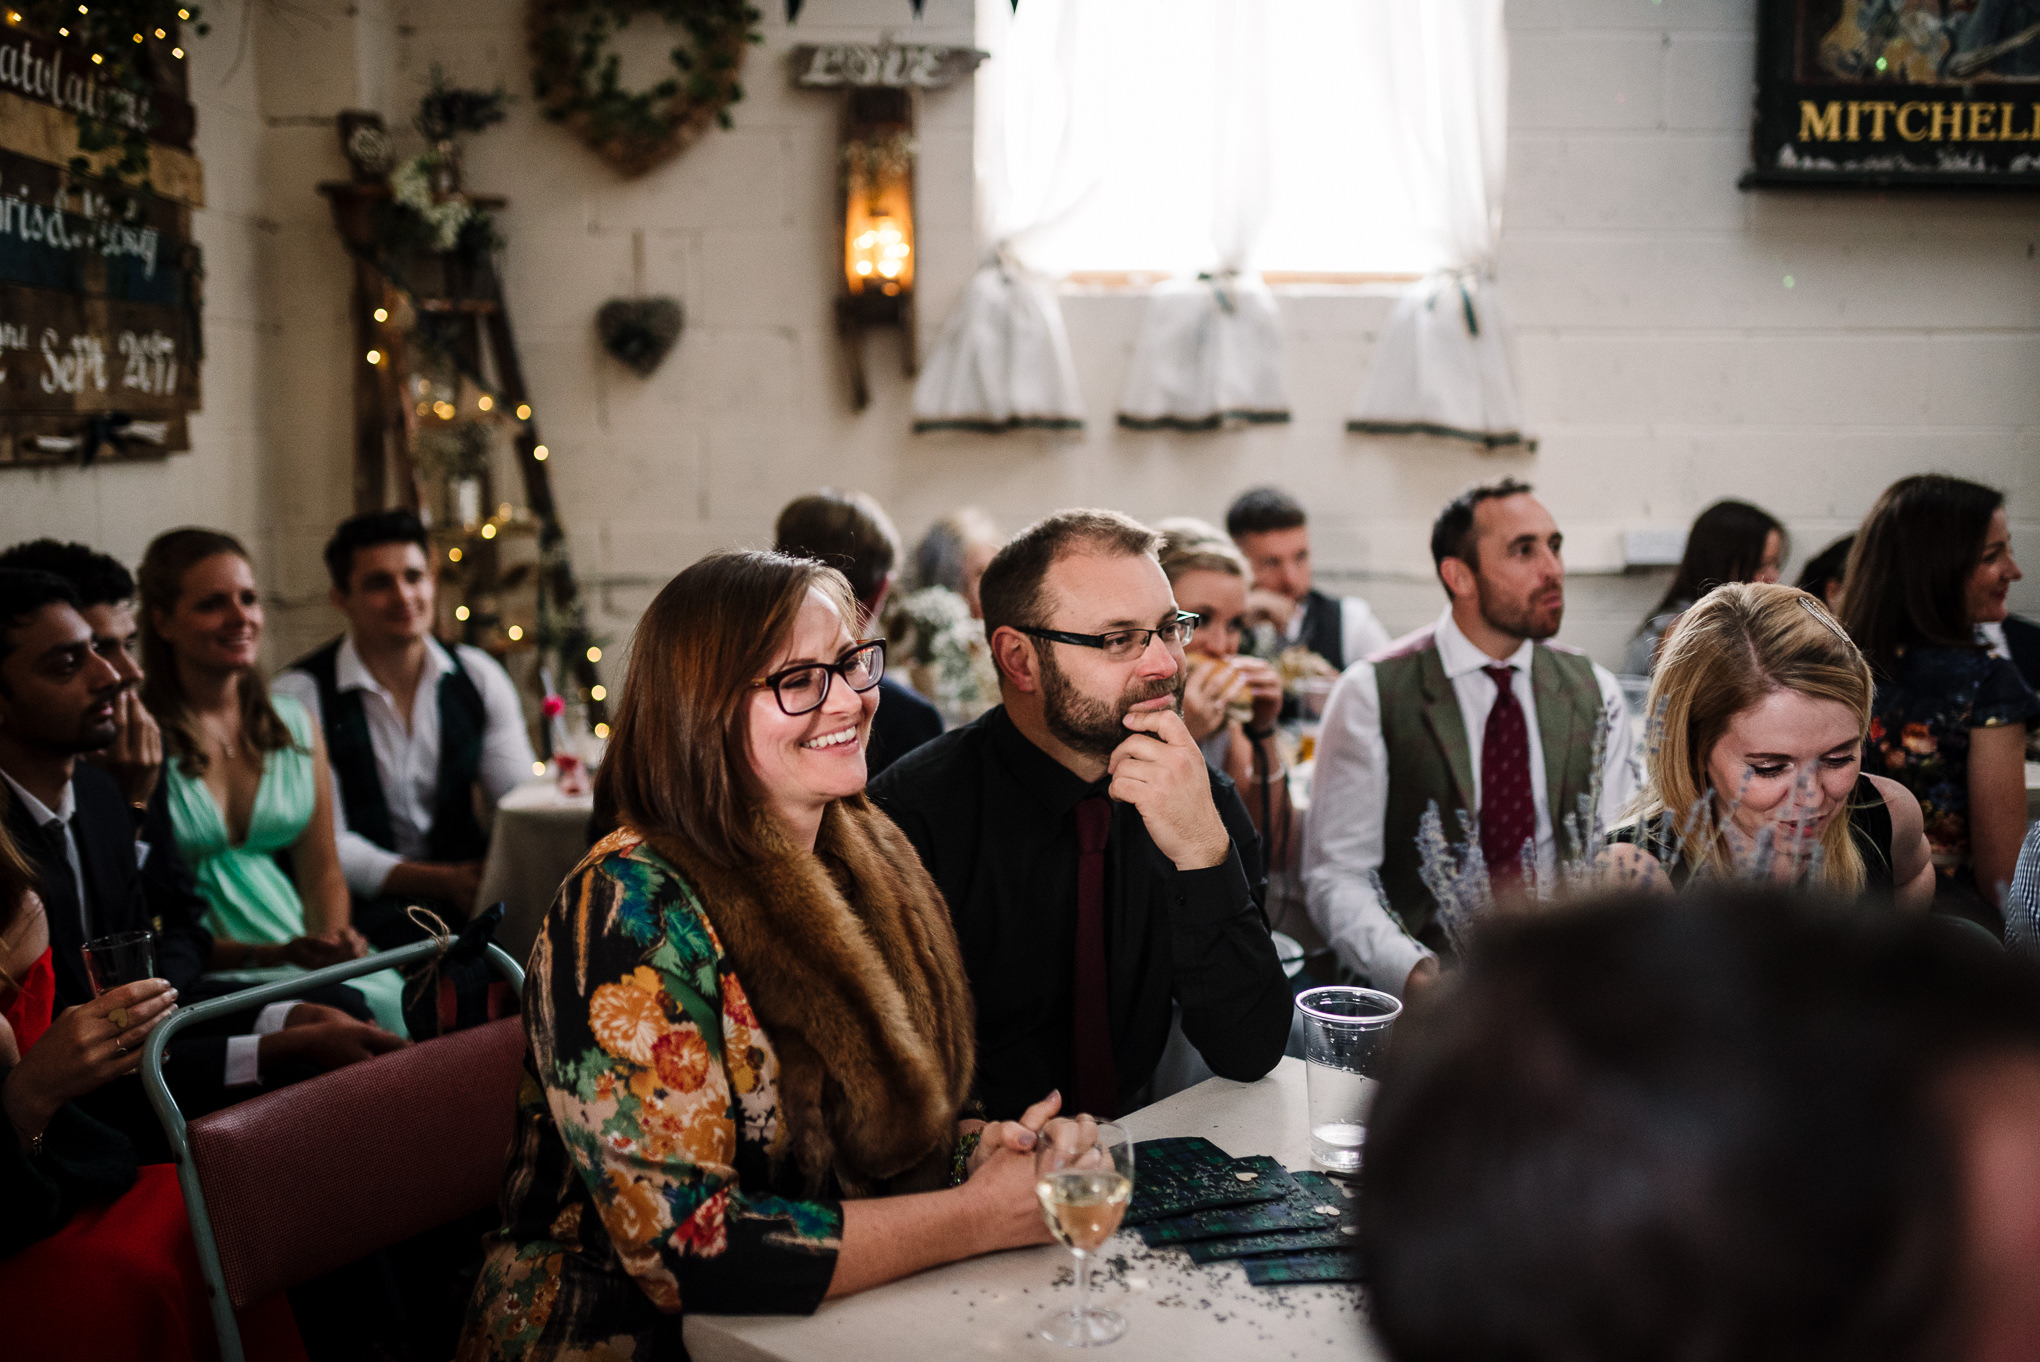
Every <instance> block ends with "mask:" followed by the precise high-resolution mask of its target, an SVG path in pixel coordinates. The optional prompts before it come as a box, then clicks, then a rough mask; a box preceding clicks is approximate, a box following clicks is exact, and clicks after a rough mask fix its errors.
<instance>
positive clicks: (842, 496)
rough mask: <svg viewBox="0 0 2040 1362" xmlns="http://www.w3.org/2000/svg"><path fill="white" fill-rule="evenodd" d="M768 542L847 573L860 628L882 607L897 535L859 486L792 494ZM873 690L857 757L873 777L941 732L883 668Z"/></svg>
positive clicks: (908, 689)
mask: <svg viewBox="0 0 2040 1362" xmlns="http://www.w3.org/2000/svg"><path fill="white" fill-rule="evenodd" d="M772 546H773V547H774V548H776V549H778V550H779V551H780V552H781V553H790V554H792V555H793V556H794V557H796V558H813V559H815V560H817V561H819V562H823V563H827V564H828V565H829V566H830V567H832V568H835V569H836V570H837V571H839V572H841V573H842V574H843V575H844V576H845V577H847V578H849V579H850V589H851V590H852V591H854V592H856V593H857V604H858V607H859V610H860V612H861V613H862V615H863V618H862V619H861V620H860V621H859V622H858V628H859V631H860V634H861V633H862V631H863V630H865V629H866V628H868V627H869V626H870V625H871V624H872V622H873V621H875V620H877V618H878V614H879V612H880V611H881V610H883V609H885V598H886V596H887V594H888V593H889V592H891V590H892V582H893V564H894V563H896V562H898V561H899V557H900V536H899V532H898V531H897V530H895V529H893V523H892V520H891V519H890V518H889V517H887V515H886V513H885V509H884V508H883V507H881V506H880V505H879V504H878V503H877V502H876V501H874V500H872V499H871V498H870V497H868V496H866V495H865V494H864V493H862V492H838V491H835V490H834V489H832V488H827V487H825V488H823V489H822V490H821V491H819V492H816V493H815V494H814V495H813V496H806V497H796V498H795V499H794V500H792V501H790V502H788V503H787V504H786V509H785V510H783V511H781V512H780V513H779V524H778V526H777V527H776V528H775V529H774V531H773V545H772ZM878 697H879V698H878V712H877V713H876V714H874V715H873V716H872V718H871V750H870V751H869V752H868V753H866V754H865V758H864V765H865V773H866V775H867V776H868V777H876V776H877V775H878V773H879V772H880V771H883V770H884V769H885V768H886V767H888V766H890V765H892V764H893V763H894V762H896V761H898V760H899V759H900V758H901V757H904V756H905V755H906V754H907V753H909V752H911V751H913V750H914V749H915V748H916V747H919V746H920V745H921V744H922V743H924V742H927V741H928V740H929V739H930V738H934V737H939V736H940V735H941V733H942V715H941V713H940V712H939V711H938V710H937V709H936V708H935V706H933V705H931V704H929V703H928V701H927V700H926V699H924V698H923V697H922V696H921V694H920V692H918V691H916V690H915V689H914V688H913V687H912V686H909V685H908V684H907V683H906V682H904V681H900V680H896V679H895V678H894V677H893V676H892V675H891V674H890V672H888V674H887V675H885V676H883V677H881V678H880V679H879V683H878Z"/></svg>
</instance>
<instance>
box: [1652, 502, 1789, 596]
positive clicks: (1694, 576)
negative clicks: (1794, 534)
mask: <svg viewBox="0 0 2040 1362" xmlns="http://www.w3.org/2000/svg"><path fill="white" fill-rule="evenodd" d="M1772 535H1776V536H1777V540H1776V541H1775V542H1773V540H1772V538H1771V536H1772ZM1767 550H1768V553H1767ZM1789 551H1790V545H1789V544H1788V543H1787V542H1786V538H1785V527H1784V526H1783V525H1782V524H1780V523H1779V522H1778V518H1777V517H1776V516H1774V515H1772V514H1771V513H1770V512H1769V511H1766V510H1765V509H1763V507H1761V506H1752V505H1750V504H1749V503H1748V502H1747V501H1735V500H1726V501H1717V502H1715V503H1714V504H1713V505H1712V506H1709V507H1708V508H1707V509H1706V510H1704V511H1702V512H1701V513H1700V514H1699V515H1698V516H1697V517H1696V518H1695V519H1694V521H1693V528H1692V529H1691V530H1689V531H1687V533H1686V550H1685V552H1684V553H1683V554H1681V555H1680V557H1679V570H1678V571H1677V572H1674V573H1673V574H1672V581H1671V585H1669V586H1668V587H1666V588H1665V595H1664V599H1663V600H1661V601H1659V602H1658V607H1657V610H1656V611H1654V612H1652V613H1654V614H1661V613H1663V612H1665V611H1668V610H1676V609H1679V608H1680V607H1682V606H1684V605H1686V604H1687V603H1689V602H1691V601H1697V600H1699V599H1700V598H1701V597H1702V596H1704V595H1706V594H1707V593H1708V592H1710V591H1712V590H1714V588H1715V587H1717V586H1723V585H1726V584H1728V583H1730V582H1775V581H1777V580H1778V564H1779V563H1781V562H1783V561H1784V558H1785V555H1786V553H1788V552H1789Z"/></svg>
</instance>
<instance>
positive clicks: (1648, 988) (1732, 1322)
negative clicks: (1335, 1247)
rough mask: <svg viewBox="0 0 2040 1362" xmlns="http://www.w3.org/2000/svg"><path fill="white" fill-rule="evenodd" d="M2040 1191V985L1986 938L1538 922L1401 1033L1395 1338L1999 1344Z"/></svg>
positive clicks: (1391, 1144) (1734, 1348) (1810, 1350)
mask: <svg viewBox="0 0 2040 1362" xmlns="http://www.w3.org/2000/svg"><path fill="white" fill-rule="evenodd" d="M1979 1076H1982V1078H1983V1079H1985V1080H1987V1081H1981V1082H1979V1081H1978V1079H1979ZM2006 1093H2011V1094H2014V1095H2015V1096H2016V1095H2017V1094H2025V1099H2024V1100H2025V1102H2026V1104H2025V1106H2024V1107H2020V1106H2019V1105H2018V1103H2017V1102H2016V1101H2013V1102H2012V1103H2011V1105H2010V1106H2009V1107H2007V1106H2006V1105H2005V1103H2004V1102H2001V1101H2000V1102H1998V1104H1997V1106H1998V1107H2002V1108H2004V1110H2002V1111H2001V1110H1997V1109H1996V1108H1993V1106H1992V1101H1993V1100H1995V1099H1991V1098H1989V1097H1988V1096H1987V1095H1989V1094H2000V1095H2002V1094H2006ZM1978 1094H1985V1095H1986V1096H1985V1097H1982V1098H1980V1097H1979V1096H1978ZM2005 1111H2009V1112H2010V1113H2011V1114H2010V1115H2009V1116H2006V1115H2005ZM2022 1111H2023V1112H2024V1113H2025V1115H2024V1116H2023V1117H2022V1116H2021V1115H2020V1112H2022ZM1994 1122H1995V1126H1994V1125H1993V1123H1994ZM2007 1122H2009V1125H2007ZM2022 1122H2023V1124H2021V1123H2022ZM1992 1129H1997V1130H1999V1132H2000V1134H2003V1132H2004V1131H2006V1130H2009V1132H2010V1136H2009V1138H2005V1139H2000V1140H1999V1142H1998V1143H1999V1146H2001V1148H2002V1149H2003V1150H2009V1151H2010V1153H2009V1155H2008V1161H2006V1160H2000V1163H1999V1165H1998V1166H1996V1167H1995V1169H1993V1168H1992V1166H1991V1165H1990V1161H1989V1159H1988V1158H1986V1157H1984V1155H1983V1154H1982V1153H1981V1152H1980V1151H1982V1150H1983V1149H1984V1147H1985V1146H1986V1145H1987V1144H1989V1140H1988V1139H1986V1138H1985V1136H1986V1135H1988V1134H1989V1132H1990V1131H1991V1130H1992ZM2022 1178H2023V1179H2025V1183H2024V1189H2023V1190H2024V1200H2025V1202H2026V1203H2036V1202H2040V1182H2036V1181H2035V1180H2034V1179H2036V1178H2040V979H2036V977H2035V975H2034V973H2033V971H2032V970H2031V969H2030V968H2029V967H2028V966H2026V965H2025V964H2023V963H2021V962H2018V961H2015V960H2013V959H2011V958H2009V957H2007V956H2006V955H2005V954H2004V953H2003V952H2002V951H2000V950H1998V949H1996V948H1995V947H1994V946H1992V945H1990V944H1989V943H1987V942H1984V941H1982V940H1981V938H1978V939H1975V940H1971V939H1969V938H1967V937H1965V936H1963V935H1961V934H1960V932H1959V929H1957V928H1953V927H1950V926H1948V925H1947V924H1945V923H1940V922H1932V921H1919V920H1908V921H1899V920H1896V919H1891V918H1882V919H1876V920H1867V919H1864V918H1862V917H1860V916H1850V915H1848V914H1846V913H1844V912H1842V911H1840V910H1829V909H1825V908H1822V907H1819V906H1817V905H1809V904H1806V903H1802V902H1798V901H1795V900H1793V899H1790V898H1788V897H1786V896H1785V895H1783V894H1780V893H1775V892H1743V893H1731V892H1729V891H1726V890H1715V891H1711V892H1704V893H1701V894H1696V895H1692V896H1688V897H1685V898H1683V899H1680V900H1678V901H1676V902H1672V903H1669V904H1667V903H1662V902H1659V903H1652V902H1648V901H1642V900H1630V899H1623V900H1619V901H1609V902H1606V903H1603V904H1598V905H1590V906H1587V907H1583V908H1579V909H1575V910H1571V911H1567V912H1563V913H1555V914H1552V915H1549V916H1545V917H1542V918H1537V919H1531V920H1518V921H1516V922H1511V923H1506V924H1500V925H1499V926H1498V928H1496V929H1493V930H1490V931H1489V932H1487V933H1486V934H1485V935H1484V936H1482V937H1481V938H1480V939H1478V941H1477V944H1476V946H1475V949H1474V950H1473V951H1472V952H1471V953H1470V955H1469V958H1468V960H1467V963H1466V965H1465V967H1464V969H1463V970H1462V971H1461V972H1460V973H1459V974H1458V976H1457V977H1456V978H1455V979H1453V980H1451V981H1450V982H1449V984H1448V986H1447V989H1446V990H1445V991H1444V992H1443V993H1442V994H1441V995H1439V996H1437V997H1436V998H1435V999H1433V1000H1431V1001H1430V1004H1429V1005H1428V1006H1426V1007H1422V1008H1419V1009H1417V1010H1416V1011H1415V1012H1414V1013H1413V1014H1411V1015H1410V1016H1409V1018H1408V1019H1407V1020H1405V1021H1404V1022H1403V1023H1402V1025H1401V1030H1400V1034H1398V1035H1397V1036H1396V1038H1395V1040H1394V1044H1393V1053H1392V1055H1391V1057H1390V1060H1389V1064H1388V1068H1387V1070H1386V1072H1385V1074H1384V1078H1383V1083H1382V1088H1381V1092H1380V1094H1379V1097H1378V1099H1377V1101H1376V1103H1375V1105H1374V1108H1373V1116H1372V1122H1371V1125H1370V1127H1369V1133H1368V1141H1367V1164H1366V1169H1365V1172H1364V1174H1363V1181H1364V1185H1363V1187H1362V1193H1361V1232H1362V1244H1363V1250H1364V1252H1365V1255H1366V1258H1367V1263H1368V1272H1369V1278H1370V1282H1371V1289H1372V1292H1373V1299H1372V1304H1373V1317H1374V1322H1375V1325H1376V1327H1377V1329H1378V1330H1379V1331H1380V1334H1381V1337H1382V1339H1383V1341H1384V1342H1385V1343H1386V1344H1387V1347H1388V1351H1389V1354H1390V1356H1392V1357H1394V1358H1395V1359H1397V1362H1447V1360H1448V1359H1451V1360H1454V1362H1456V1360H1458V1359H1464V1360H1465V1362H1474V1359H1480V1360H1481V1362H1489V1360H1490V1359H1496V1358H1507V1359H1511V1360H1512V1362H1547V1360H1548V1362H1600V1359H1608V1362H1615V1359H1624V1360H1625V1362H1627V1359H1635V1358H1663V1359H1672V1358H1676V1359H1681V1360H1682V1362H1731V1360H1733V1362H1761V1360H1763V1359H1777V1360H1778V1362H1784V1360H1785V1359H1793V1360H1794V1362H1805V1360H1806V1359H1835V1362H1841V1360H1842V1359H1848V1362H1875V1360H1877V1359H1924V1358H1930V1357H1931V1358H1942V1357H1981V1356H1984V1355H1999V1354H1987V1347H1986V1344H1987V1339H1986V1335H1988V1334H1989V1333H1991V1332H1992V1331H1993V1330H1995V1331H1997V1332H1999V1333H2003V1332H2005V1331H2006V1330H2007V1329H2010V1330H2013V1331H2014V1332H2015V1331H2016V1330H2017V1329H2020V1328H2025V1327H2030V1326H2031V1324H2032V1320H2030V1319H2025V1320H2022V1319H2021V1318H2020V1313H2019V1312H2020V1311H2022V1310H2028V1307H2027V1305H2026V1304H2025V1299H2026V1298H2032V1297H2033V1296H2034V1295H2035V1293H2034V1292H2033V1291H2032V1289H2031V1285H2030V1283H2031V1281H2032V1280H2033V1277H2032V1275H2031V1269H2032V1267H2033V1265H2032V1264H2030V1263H2025V1262H2022V1261H2018V1259H2019V1255H2020V1254H2021V1253H2024V1254H2026V1255H2027V1256H2029V1257H2030V1256H2036V1255H2040V1249H2035V1248H2034V1247H2032V1246H2031V1245H2030V1244H2027V1245H2025V1246H2024V1247H2018V1246H2014V1247H2009V1248H2008V1247H2005V1246H2004V1245H2003V1244H1999V1245H1997V1246H1995V1247H1993V1245H1992V1242H1991V1230H1992V1224H1993V1219H1994V1217H1995V1219H1997V1220H2004V1219H2006V1217H2005V1216H2004V1215H2002V1214H2000V1213H1998V1212H1997V1211H1995V1210H1993V1209H1992V1208H2001V1207H2003V1206H2005V1205H2006V1204H2007V1203H2008V1199H2009V1200H2010V1202H2011V1204H2014V1205H2016V1204H2017V1201H2016V1198H2017V1196H2018V1194H2019V1192H2020V1190H2021V1187H2020V1184H2021V1180H2022ZM2028 1209H2029V1210H2032V1209H2040V1208H2036V1207H2034V1206H2032V1205H2028ZM2031 1237H2032V1236H2030V1235H2026V1236H2025V1239H2026V1240H2030V1239H2031ZM2011 1238H2012V1239H2016V1236H2011ZM2007 1267H2009V1268H2013V1269H2017V1270H2016V1271H2013V1272H2010V1273H2009V1274H2008V1273H2007V1272H2005V1271H2004V1270H2003V1269H2006V1268H2007ZM2007 1278H2009V1279H2011V1280H2014V1281H2017V1280H2023V1281H2025V1283H2026V1286H2025V1288H2024V1296H2023V1297H2021V1296H2020V1294H2019V1292H2018V1291H2016V1290H2013V1291H1999V1290H1995V1289H1994V1288H1992V1287H1991V1286H1990V1283H1991V1282H1992V1281H1994V1280H2002V1279H2007ZM2034 1305H2035V1306H2036V1307H2040V1301H2035V1302H2034ZM2028 1313H2029V1314H2030V1313H2031V1311H2030V1310H2028ZM2001 1355H2003V1356H2012V1355H2015V1354H2014V1353H2004V1354H2001Z"/></svg>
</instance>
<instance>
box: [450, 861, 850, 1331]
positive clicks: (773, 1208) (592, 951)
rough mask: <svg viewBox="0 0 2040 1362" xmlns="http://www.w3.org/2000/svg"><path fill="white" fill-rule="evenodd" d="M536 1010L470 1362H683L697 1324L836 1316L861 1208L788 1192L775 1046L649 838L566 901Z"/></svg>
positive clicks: (598, 869) (703, 919)
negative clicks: (832, 1304)
mask: <svg viewBox="0 0 2040 1362" xmlns="http://www.w3.org/2000/svg"><path fill="white" fill-rule="evenodd" d="M524 997H525V1011H524V1029H525V1034H526V1038H527V1040H528V1042H529V1050H528V1054H527V1057H526V1060H525V1067H526V1072H525V1077H524V1083H523V1088H522V1091H521V1093H520V1095H519V1100H518V1117H517V1136H516V1139H515V1143H514V1144H513V1146H512V1148H511V1154H510V1167H509V1170H508V1171H507V1173H506V1175H505V1179H504V1189H503V1213H504V1223H503V1226H502V1228H501V1229H500V1230H498V1231H497V1232H496V1233H495V1234H493V1235H492V1236H491V1237H490V1240H489V1245H488V1250H487V1254H486V1257H485V1258H484V1261H483V1265H482V1273H481V1277H480V1280H479V1281H478V1282H477V1283H476V1287H475V1295H474V1298H473V1300H472V1301H471V1302H470V1305H469V1309H468V1320H467V1327H466V1330H465V1332H464V1334H463V1337H462V1340H461V1347H460V1353H459V1356H460V1359H461V1362H481V1359H503V1360H504V1362H517V1360H518V1359H524V1358H534V1359H535V1358H546V1359H553V1358H560V1359H581V1358H589V1359H592V1358H640V1359H643V1358H653V1357H658V1358H684V1357H685V1356H686V1351H685V1348H684V1347H683V1346H682V1344H681V1338H680V1319H681V1312H682V1311H683V1310H696V1309H706V1310H713V1311H715V1312H717V1313H746V1314H753V1313H776V1314H805V1313H808V1312H810V1311H812V1310H813V1309H814V1308H815V1307H816V1306H817V1305H819V1304H820V1303H821V1300H822V1297H823V1296H824V1295H825V1294H826V1293H827V1291H828V1287H829V1281H830V1278H831V1277H832V1276H833V1275H834V1273H835V1267H836V1251H837V1248H838V1247H839V1244H840V1241H841V1235H842V1229H843V1213H842V1207H841V1203H840V1202H838V1201H832V1200H818V1201H817V1200H810V1201H803V1200H797V1199H794V1198H793V1197H792V1196H790V1195H786V1193H788V1192H790V1191H791V1190H792V1189H791V1188H790V1187H787V1186H780V1185H777V1184H776V1183H775V1180H774V1175H773V1165H774V1158H773V1156H774V1154H775V1152H777V1151H778V1149H779V1148H780V1146H781V1144H782V1143H783V1141H784V1139H785V1135H784V1131H783V1127H782V1124H781V1120H780V1114H779V1108H778V1101H777V1096H776V1094H777V1087H778V1060H777V1058H776V1057H775V1055H774V1053H773V1049H772V1045H771V1042H770V1041H769V1040H768V1039H767V1037H766V1034H765V1032H764V1030H763V1029H762V1028H761V1027H760V1025H759V1023H758V1020H757V1017H756V1016H755V1015H754V1014H753V1012H752V1010H751V1006H750V1004H749V1003H748V1002H747V1001H746V999H745V996H744V989H743V986H742V984H740V983H739V982H738V980H737V978H736V976H735V974H733V973H732V972H731V971H730V968H729V965H728V962H727V961H726V959H725V957H724V952H723V947H722V944H721V942H720V941H719V940H718V939H717V936H716V933H715V930H714V928H713V927H712V926H711V925H710V921H709V918H708V915H707V913H706V912H705V911H704V910H703V908H702V906H701V903H700V901H699V899H698V898H697V897H696V895H695V893H694V890H693V889H692V887H691V886H689V885H688V883H687V882H686V881H685V880H684V879H683V878H682V877H681V876H680V874H679V873H678V872H677V871H676V870H675V869H674V868H673V867H672V866H671V865H670V864H668V863H667V862H666V861H665V860H664V859H663V858H661V857H660V856H659V855H658V854H657V853H656V852H655V851H653V850H652V849H651V847H649V846H647V845H646V844H645V843H644V842H643V841H642V840H641V839H640V838H639V836H638V835H637V834H636V833H634V832H632V831H631V830H629V829H627V828H626V829H623V830H620V831H618V832H615V833H612V834H611V835H610V836H608V837H607V838H605V839H604V840H603V841H602V842H600V843H599V844H597V846H596V847H595V848H594V850H592V851H591V852H590V853H589V854H588V857H587V859H586V860H584V861H583V862H582V863H581V864H580V866H579V867H577V868H576V869H575V871H574V873H573V874H572V875H570V876H568V878H567V880H566V882H565V883H564V884H563V885H562V886H561V887H560V894H559V898H558V899H556V900H555V902H554V904H553V908H552V911H551V912H550V913H549V914H547V916H546V920H545V928H544V931H543V934H542V935H541V936H540V938H539V940H538V943H537V945H536V947H535V948H534V950H533V952H532V957H531V962H530V973H529V977H528V978H527V979H526V982H525V992H524Z"/></svg>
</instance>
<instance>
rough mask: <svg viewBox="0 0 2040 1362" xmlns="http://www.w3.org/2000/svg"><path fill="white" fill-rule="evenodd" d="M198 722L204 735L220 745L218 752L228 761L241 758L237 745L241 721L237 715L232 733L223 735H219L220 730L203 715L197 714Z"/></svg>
mask: <svg viewBox="0 0 2040 1362" xmlns="http://www.w3.org/2000/svg"><path fill="white" fill-rule="evenodd" d="M198 722H199V723H200V725H201V726H203V727H204V729H205V733H206V736H207V737H209V738H211V739H212V740H213V741H214V742H216V743H218V744H219V745H220V752H221V754H222V755H224V756H225V757H226V759H227V760H228V761H239V760H240V759H241V751H240V746H239V739H240V736H241V723H240V719H239V718H238V717H236V719H235V721H234V731H233V732H232V733H229V734H227V735H226V736H225V737H222V736H220V731H219V730H218V729H217V728H214V727H213V726H212V721H211V720H209V719H207V718H206V717H205V716H204V715H200V716H199V720H198Z"/></svg>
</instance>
